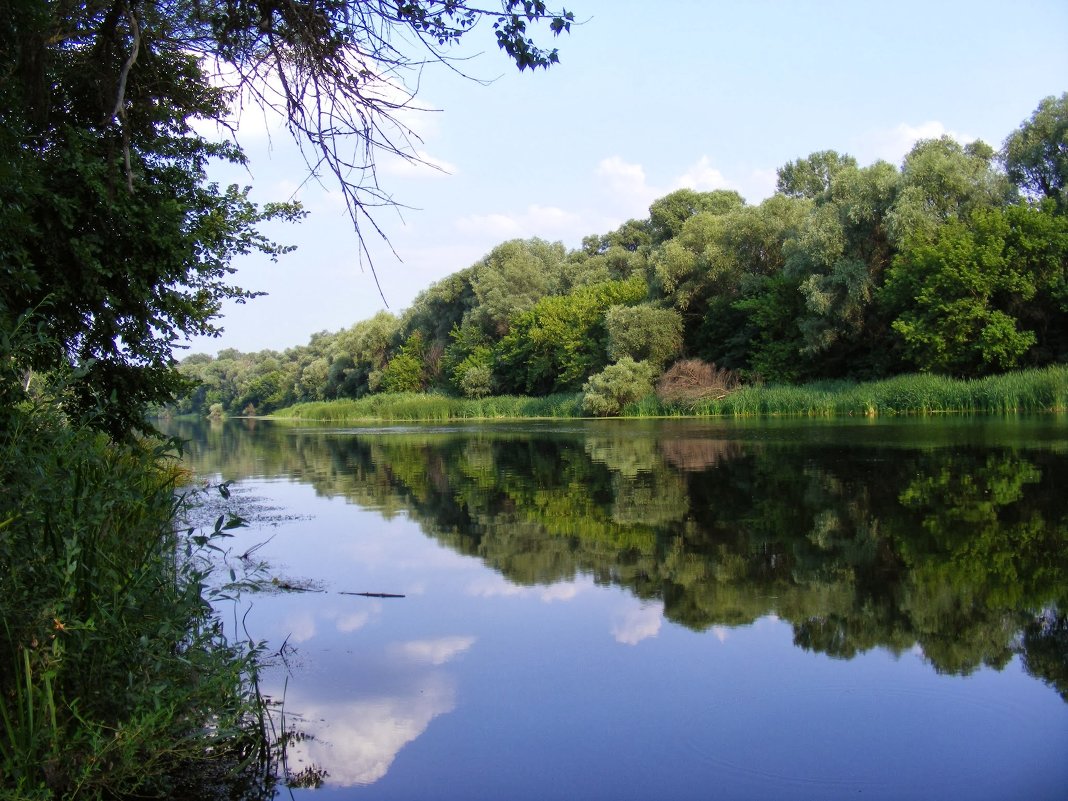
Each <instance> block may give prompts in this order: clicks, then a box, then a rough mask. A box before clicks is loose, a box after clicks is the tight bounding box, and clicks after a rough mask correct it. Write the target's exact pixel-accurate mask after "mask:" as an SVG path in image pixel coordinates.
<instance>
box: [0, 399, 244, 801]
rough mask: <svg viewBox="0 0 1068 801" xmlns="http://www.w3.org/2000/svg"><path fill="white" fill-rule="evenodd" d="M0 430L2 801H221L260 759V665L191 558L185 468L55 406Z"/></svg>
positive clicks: (21, 410)
mask: <svg viewBox="0 0 1068 801" xmlns="http://www.w3.org/2000/svg"><path fill="white" fill-rule="evenodd" d="M0 423H2V425H0V618H2V621H3V623H2V626H0V798H4V799H15V798H18V799H51V798H89V799H97V798H127V797H175V798H180V797H207V796H209V795H210V796H215V795H217V794H218V793H219V792H220V790H221V788H222V787H223V786H225V785H228V784H232V783H233V782H234V781H238V777H239V776H241V775H242V774H243V773H244V768H245V767H247V766H250V765H254V764H262V761H263V758H264V751H263V748H264V740H263V738H262V734H263V732H262V731H260V730H259V728H258V725H259V724H258V721H259V720H260V718H259V717H258V712H259V701H258V696H257V694H256V693H255V692H254V688H253V687H254V686H253V684H252V677H253V674H254V670H255V665H256V659H257V653H256V652H255V650H250V649H249V648H248V647H247V646H240V647H238V646H235V645H233V644H231V643H229V642H227V641H226V640H225V639H224V638H223V636H222V631H221V627H220V625H219V621H218V619H217V618H216V616H215V615H214V614H213V611H212V608H211V605H210V604H209V602H208V599H207V597H206V593H205V589H204V587H205V579H206V572H205V569H204V567H203V563H202V562H201V561H199V560H197V559H191V558H189V557H188V556H185V555H184V554H185V551H184V547H185V546H186V545H188V546H189V548H190V549H192V548H193V547H194V545H193V543H192V542H191V541H187V542H184V543H183V535H182V534H180V533H179V532H178V531H177V530H176V527H175V514H176V512H177V509H178V507H177V505H176V502H175V490H176V486H177V484H178V482H179V481H180V480H181V479H182V477H183V476H182V473H181V471H180V470H179V469H178V468H177V466H176V464H177V463H176V462H175V461H174V460H168V459H167V457H166V455H165V453H164V449H163V448H162V446H160V447H155V446H152V445H150V444H129V445H116V444H113V443H110V442H108V441H107V440H106V439H104V438H103V437H102V436H100V435H98V434H94V433H91V432H89V431H88V430H86V429H83V428H80V427H78V426H77V425H72V424H71V423H69V421H66V420H65V419H63V418H62V417H61V415H60V414H59V413H58V412H57V411H56V410H55V409H54V408H53V407H52V406H49V405H40V406H38V407H35V408H31V407H30V406H29V405H28V404H27V403H23V404H21V405H19V406H17V407H7V408H2V409H0ZM200 541H201V542H204V541H205V540H204V538H203V537H201V538H200ZM247 775H248V774H247V773H245V776H246V778H247ZM205 785H207V786H208V787H210V788H211V789H210V793H209V791H208V790H207V789H206V788H205Z"/></svg>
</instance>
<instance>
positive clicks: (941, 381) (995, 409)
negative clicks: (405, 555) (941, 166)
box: [274, 365, 1068, 423]
mask: <svg viewBox="0 0 1068 801" xmlns="http://www.w3.org/2000/svg"><path fill="white" fill-rule="evenodd" d="M581 401H582V395H581V394H577V393H576V394H567V395H551V396H549V397H545V398H524V397H510V396H502V397H491V398H481V399H471V398H451V397H447V396H445V395H433V394H412V393H409V394H400V395H388V394H383V395H370V396H367V397H364V398H360V399H359V400H338V401H326V402H322V403H305V404H300V405H298V406H292V407H290V408H288V409H283V410H281V411H278V412H276V413H275V415H274V416H275V417H282V418H288V419H296V420H308V421H322V422H359V421H378V422H390V423H395V422H444V421H448V420H499V419H509V418H557V417H581V416H582V411H581ZM1065 410H1068V366H1065V365H1058V366H1054V367H1047V368H1043V369H1040V370H1023V371H1019V372H1014V373H1006V374H1004V375H998V376H989V377H987V378H980V379H974V380H969V381H959V380H955V379H952V378H946V377H945V376H937V375H903V376H898V377H896V378H889V379H886V380H883V381H873V382H869V383H854V382H847V381H836V382H822V383H817V384H808V385H803V386H796V387H795V386H751V387H742V388H741V389H738V390H735V391H734V392H732V393H731V394H730V395H728V396H727V397H725V398H723V399H720V400H705V401H701V402H699V403H697V404H694V405H692V406H678V405H671V404H666V403H663V402H661V401H660V400H658V399H657V398H656V396H655V395H649V396H647V397H646V398H644V399H642V400H641V401H639V402H638V403H635V404H631V405H630V406H628V407H626V409H625V410H624V414H625V415H627V416H632V417H662V416H667V417H672V416H687V415H696V416H723V417H759V416H771V415H799V416H804V415H811V416H835V415H843V416H845V415H864V416H869V417H873V416H882V415H902V414H918V415H924V414H940V413H990V414H1004V413H1016V412H1038V411H1065Z"/></svg>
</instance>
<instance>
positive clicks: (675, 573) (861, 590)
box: [176, 417, 1068, 791]
mask: <svg viewBox="0 0 1068 801" xmlns="http://www.w3.org/2000/svg"><path fill="white" fill-rule="evenodd" d="M176 433H179V434H180V435H182V436H185V437H187V438H189V439H190V440H191V441H192V442H193V446H192V448H191V453H190V458H191V460H192V462H193V463H194V465H195V466H196V467H197V469H198V470H200V471H201V472H204V473H216V472H217V473H220V474H221V475H222V477H223V478H225V479H235V480H251V479H260V478H269V477H286V478H288V479H290V480H293V481H296V482H300V483H301V484H304V485H310V486H311V487H313V488H314V490H315V492H316V493H317V494H318V495H320V496H322V497H324V498H344V499H346V500H347V501H349V502H351V503H353V504H356V505H358V506H359V507H361V508H362V509H365V510H373V511H374V514H375V516H376V517H377V518H379V519H383V518H384V519H386V520H406V521H411V522H414V523H415V524H417V525H418V527H419V529H420V530H421V531H422V532H423V534H424V535H425V536H426V537H429V538H431V539H432V541H434V542H435V543H437V544H438V545H439V546H440V547H441V549H442V553H443V554H446V553H447V554H453V555H454V557H459V558H462V559H464V560H466V561H465V562H464V564H477V565H479V566H484V567H486V568H489V569H490V570H485V569H479V570H477V571H471V570H467V569H466V568H460V567H457V568H456V570H457V572H458V578H457V582H458V584H457V596H456V597H457V598H460V597H463V598H468V599H472V601H485V600H486V599H495V600H500V601H506V600H509V599H525V600H528V601H530V602H532V603H536V604H539V605H541V606H542V607H543V608H546V609H549V608H552V607H553V606H554V605H556V604H559V603H561V602H567V601H569V600H573V599H576V598H580V597H589V596H591V594H592V593H595V592H596V591H598V590H601V589H603V588H606V587H614V588H617V589H618V590H620V591H621V592H623V593H625V595H626V597H627V600H626V601H625V602H622V601H621V602H620V603H617V604H615V606H614V607H613V609H612V610H611V611H610V612H607V613H606V614H605V618H604V621H603V626H604V628H605V629H606V633H607V635H608V636H609V637H610V638H611V640H612V642H613V643H615V644H616V645H618V646H623V647H626V648H629V649H637V648H639V647H640V646H642V645H643V644H647V643H649V642H650V641H656V640H657V639H658V638H662V637H663V633H664V629H665V626H667V625H676V626H680V627H684V628H685V629H687V630H690V631H693V632H704V633H705V634H706V636H708V637H711V638H715V639H716V640H717V641H719V642H726V641H729V640H730V638H731V637H732V636H733V633H734V631H736V630H737V628H738V627H740V626H752V625H753V624H755V623H757V622H758V621H762V620H771V621H777V622H780V623H781V624H782V625H787V626H789V628H790V630H791V631H792V638H793V643H794V645H795V646H796V648H797V649H799V650H800V651H801V652H802V653H809V654H822V655H826V656H829V657H831V658H833V659H836V660H846V659H852V658H854V657H856V656H858V655H860V654H865V653H868V652H872V651H873V650H881V651H883V652H885V653H888V654H890V655H892V656H893V657H894V658H900V657H902V656H904V655H907V654H917V655H919V656H920V657H921V658H922V659H923V661H924V662H925V663H926V664H927V665H928V666H929V667H930V668H931V669H933V671H934V672H936V673H937V674H939V675H947V676H969V675H972V674H974V673H976V671H979V670H980V669H981V668H984V667H986V668H992V669H994V670H1001V669H1003V668H1004V667H1005V666H1006V665H1008V664H1009V663H1010V661H1012V660H1013V659H1014V657H1018V658H1019V660H1020V664H1021V665H1022V666H1023V668H1024V669H1025V670H1026V671H1027V672H1028V673H1029V674H1030V675H1032V676H1034V677H1035V678H1037V679H1039V680H1041V681H1042V682H1044V683H1046V684H1048V685H1049V686H1051V687H1053V688H1054V689H1055V690H1056V691H1057V693H1059V694H1060V696H1061V698H1063V699H1065V700H1068V620H1066V614H1065V613H1066V612H1068V496H1066V494H1065V493H1064V492H1063V490H1062V488H1061V483H1062V477H1063V476H1064V475H1068V446H1066V443H1068V424H1066V423H1065V421H1063V420H1059V419H1057V418H1053V417H1050V418H1036V419H1032V420H1009V421H993V420H991V421H949V422H947V423H944V424H935V423H916V422H911V423H900V424H893V425H887V424H883V425H876V426H872V425H870V424H867V423H857V424H853V423H849V424H844V425H826V424H810V425H802V426H796V425H795V426H787V425H782V426H779V425H776V424H768V425H764V426H753V427H748V428H738V429H731V428H729V427H727V426H724V425H721V426H715V425H711V424H681V423H670V422H663V423H650V424H601V423H590V424H588V425H587V424H566V425H555V424H554V425H544V426H496V427H474V426H473V427H469V428H464V427H452V428H420V427H411V428H409V429H406V430H388V429H387V430H377V431H374V430H349V431H336V430H335V431H331V430H323V429H319V430H317V429H302V428H292V427H286V426H279V425H270V424H264V423H255V424H250V425H249V426H248V427H247V428H244V427H241V426H234V425H229V426H216V427H209V426H206V425H204V426H198V427H192V426H186V427H179V428H178V429H177V431H176ZM319 547H321V548H329V547H333V548H341V547H345V548H347V549H348V550H347V551H345V554H346V558H348V559H357V560H359V562H360V563H362V564H372V563H374V558H372V557H371V556H370V555H369V554H368V553H367V552H363V553H361V554H358V555H357V553H356V551H355V550H353V549H354V548H356V547H357V546H356V545H355V544H353V543H348V544H347V545H345V546H341V545H337V544H333V545H326V544H323V545H322V546H319ZM359 547H363V548H368V547H383V546H381V544H379V545H378V546H372V545H371V544H370V543H369V542H364V543H363V544H362V545H361V546H359ZM392 558H393V559H394V561H403V560H402V558H401V557H400V556H399V552H394V553H393V554H392ZM442 558H444V557H442ZM327 563H328V562H327ZM321 564H322V562H321ZM465 571H466V572H465ZM459 573H462V576H460V575H459ZM392 580H395V581H396V580H400V579H396V578H394V579H392ZM412 581H413V582H415V583H414V584H411V585H410V586H406V587H403V588H400V587H390V588H386V589H394V590H397V589H404V590H414V594H416V595H417V594H418V593H419V591H420V589H419V586H418V579H416V578H413V579H412ZM438 595H440V593H438ZM457 603H459V602H458V601H457ZM380 608H381V607H374V606H372V605H366V606H364V607H360V608H351V607H350V608H348V609H347V610H345V611H344V612H341V611H337V610H335V611H334V612H332V613H331V614H333V617H331V618H329V622H330V625H331V626H332V627H333V629H334V630H335V633H340V634H349V633H353V632H357V631H359V632H363V631H371V630H376V631H377V625H378V618H377V616H378V615H379V612H377V611H375V610H376V609H380ZM482 608H483V607H479V610H481V609H482ZM317 614H319V615H320V616H319V617H316V616H315V615H312V614H311V613H308V612H303V613H302V612H300V611H299V610H287V611H286V612H284V613H283V614H280V615H279V616H278V618H277V620H278V622H279V635H280V636H286V635H287V634H288V636H290V637H291V638H292V642H294V643H297V642H300V641H305V642H306V641H308V640H310V639H311V638H312V637H314V636H317V632H318V629H317V625H322V624H324V623H325V622H326V620H324V618H323V617H322V613H321V612H320V613H317ZM472 614H476V615H477V614H483V612H482V611H478V612H474V613H472ZM287 615H288V616H289V617H286V616H287ZM301 615H303V617H302V616H301ZM510 625H513V626H517V627H522V626H523V625H525V624H524V623H523V622H515V623H511V624H510ZM539 625H540V623H539ZM474 630H475V629H471V631H474ZM477 642H478V637H477V636H476V635H475V634H472V633H469V632H467V631H463V630H460V631H456V630H455V629H454V630H453V631H450V632H448V633H446V634H441V633H438V634H436V635H434V636H429V637H426V638H415V639H405V640H401V641H397V642H387V643H383V647H382V648H381V650H380V651H379V652H378V653H379V657H377V658H378V659H380V660H382V662H381V664H379V665H377V667H375V666H373V665H372V666H368V665H366V664H365V665H363V666H362V667H361V668H360V669H359V670H357V671H353V670H352V668H351V667H350V666H343V667H340V668H338V669H339V670H341V672H342V673H341V674H342V675H346V676H349V677H350V678H349V679H346V680H345V681H349V680H350V679H351V681H352V682H353V684H352V687H349V688H344V687H341V688H338V687H336V686H334V685H336V683H337V681H338V680H337V679H336V675H337V673H336V672H334V671H333V670H330V671H328V670H327V668H326V667H324V668H323V671H324V672H323V676H324V678H323V682H325V683H326V684H327V685H330V686H331V687H333V689H332V690H331V694H330V698H334V699H356V700H350V701H336V700H323V697H322V696H317V695H315V694H307V695H302V694H301V693H302V692H306V691H304V690H299V689H298V690H295V691H294V692H293V693H292V695H291V697H290V698H289V699H287V704H288V705H290V706H292V707H293V708H296V709H301V710H302V714H304V715H306V716H307V717H308V718H310V719H313V718H315V717H316V716H322V717H326V716H327V715H328V713H329V717H330V719H331V720H332V721H333V722H332V723H331V724H330V727H329V728H330V731H329V736H328V737H325V736H324V737H323V738H320V739H313V740H309V741H307V742H305V743H302V744H301V747H302V748H303V749H305V752H304V758H305V759H307V760H311V761H314V762H316V763H319V764H329V765H331V766H332V767H331V768H330V771H331V780H332V781H334V782H336V783H339V784H342V785H344V784H366V783H369V782H374V781H377V780H379V779H381V778H382V777H383V776H384V775H385V774H386V772H387V771H388V770H389V767H390V765H391V764H392V762H393V760H394V758H395V757H396V755H397V753H398V752H399V751H400V750H401V749H402V748H403V747H404V746H405V745H406V744H408V743H411V742H413V741H414V740H415V739H416V738H417V737H419V736H420V735H421V733H423V732H424V731H426V730H427V727H428V726H429V725H430V723H431V721H432V720H434V719H436V718H439V717H440V716H442V715H445V713H448V712H451V711H452V710H454V709H455V707H456V704H457V696H456V688H455V685H454V683H453V682H454V680H453V679H452V678H451V677H450V676H451V674H450V673H448V672H447V671H444V672H443V669H444V668H447V667H448V665H449V664H450V663H451V662H452V661H453V660H456V659H463V658H465V655H466V654H468V653H469V652H473V651H475V650H477V648H478V645H476V643H477ZM565 658H566V657H565ZM335 667H337V666H335ZM368 670H374V671H376V672H377V674H390V675H391V676H393V678H392V679H391V682H392V684H393V685H394V686H393V691H391V692H390V693H388V694H383V695H381V696H378V697H367V696H365V695H363V696H361V695H360V692H361V691H362V690H360V689H359V688H364V690H365V688H366V687H367V686H369V685H368V683H367V682H366V681H365V680H366V675H365V674H366V671H368ZM327 675H329V676H330V678H325V677H326V676H327ZM402 676H407V677H408V678H409V679H411V681H410V683H408V684H406V683H405V682H404V681H401V679H400V678H399V677H402ZM379 678H380V675H379ZM303 686H305V687H307V686H313V684H312V683H305V685H303ZM374 686H381V685H380V684H376V685H374ZM416 688H418V689H416ZM334 690H336V692H334ZM809 692H811V691H809ZM814 703H817V704H818V699H817V701H815V702H814ZM740 714H743V715H744V714H750V715H751V714H752V710H749V712H748V713H746V712H741V713H740ZM721 725H722V722H721ZM730 725H734V726H737V725H740V724H737V723H733V724H730ZM858 786H859V785H858ZM848 789H850V791H852V790H856V789H857V787H856V786H854V785H850V786H849V788H848Z"/></svg>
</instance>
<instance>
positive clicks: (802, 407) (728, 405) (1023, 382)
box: [693, 365, 1068, 417]
mask: <svg viewBox="0 0 1068 801" xmlns="http://www.w3.org/2000/svg"><path fill="white" fill-rule="evenodd" d="M1064 410H1068V366H1064V365H1057V366H1053V367H1047V368H1042V369H1037V370H1022V371H1018V372H1014V373H1006V374H1003V375H996V376H988V377H986V378H979V379H973V380H957V379H953V378H948V377H946V376H938V375H927V374H923V375H902V376H896V377H894V378H888V379H885V380H882V381H873V382H869V383H859V384H858V383H851V382H823V383H816V384H808V385H804V386H798V387H790V386H767V387H745V388H742V389H739V390H737V391H735V392H733V393H731V394H730V395H728V396H727V397H726V398H723V399H722V400H717V401H708V402H705V403H703V404H700V405H698V406H697V407H695V408H694V410H693V411H694V413H696V414H703V415H725V416H735V417H750V416H761V415H813V416H835V415H866V416H869V417H875V416H880V415H901V414H918V415H926V414H941V413H995V414H1004V413H1015V412H1037V411H1064Z"/></svg>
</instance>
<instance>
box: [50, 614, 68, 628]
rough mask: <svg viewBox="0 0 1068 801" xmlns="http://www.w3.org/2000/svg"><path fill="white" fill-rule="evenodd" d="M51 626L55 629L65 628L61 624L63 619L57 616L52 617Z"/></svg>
mask: <svg viewBox="0 0 1068 801" xmlns="http://www.w3.org/2000/svg"><path fill="white" fill-rule="evenodd" d="M52 628H54V629H55V630H56V631H66V630H67V627H66V626H64V625H63V621H62V620H60V619H59V618H58V617H54V618H52Z"/></svg>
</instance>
